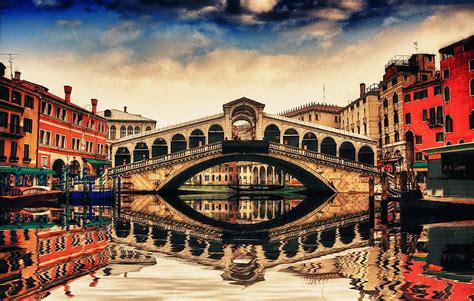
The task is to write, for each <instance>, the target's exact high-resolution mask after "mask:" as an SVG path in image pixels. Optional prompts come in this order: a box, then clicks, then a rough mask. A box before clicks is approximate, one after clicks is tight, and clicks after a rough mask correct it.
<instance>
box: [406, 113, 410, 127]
mask: <svg viewBox="0 0 474 301" xmlns="http://www.w3.org/2000/svg"><path fill="white" fill-rule="evenodd" d="M405 123H406V124H411V114H410V113H406V114H405Z"/></svg>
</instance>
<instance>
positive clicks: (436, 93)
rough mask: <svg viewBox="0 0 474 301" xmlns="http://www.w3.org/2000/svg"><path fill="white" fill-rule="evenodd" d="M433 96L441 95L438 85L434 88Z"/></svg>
mask: <svg viewBox="0 0 474 301" xmlns="http://www.w3.org/2000/svg"><path fill="white" fill-rule="evenodd" d="M433 94H434V95H440V94H441V85H438V86H435V87H434V91H433Z"/></svg>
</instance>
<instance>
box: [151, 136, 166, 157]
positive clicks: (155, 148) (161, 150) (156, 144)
mask: <svg viewBox="0 0 474 301" xmlns="http://www.w3.org/2000/svg"><path fill="white" fill-rule="evenodd" d="M167 154H168V144H167V143H166V141H165V140H164V139H162V138H158V139H155V141H153V145H152V146H151V157H152V158H155V157H159V156H164V155H167Z"/></svg>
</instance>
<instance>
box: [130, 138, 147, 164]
mask: <svg viewBox="0 0 474 301" xmlns="http://www.w3.org/2000/svg"><path fill="white" fill-rule="evenodd" d="M149 157H150V151H149V150H148V145H146V143H145V142H138V143H137V144H136V145H135V149H134V150H133V162H138V161H142V160H147V159H148V158H149Z"/></svg>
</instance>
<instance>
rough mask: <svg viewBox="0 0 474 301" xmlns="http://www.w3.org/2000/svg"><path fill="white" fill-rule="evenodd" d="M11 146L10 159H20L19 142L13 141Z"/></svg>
mask: <svg viewBox="0 0 474 301" xmlns="http://www.w3.org/2000/svg"><path fill="white" fill-rule="evenodd" d="M10 146H11V147H10V161H18V142H16V141H12V142H11V144H10Z"/></svg>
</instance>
